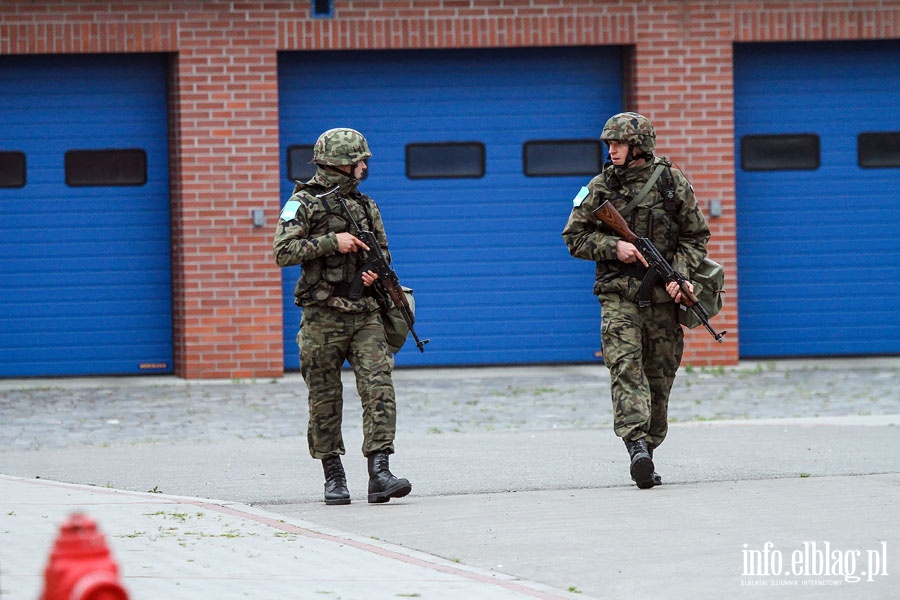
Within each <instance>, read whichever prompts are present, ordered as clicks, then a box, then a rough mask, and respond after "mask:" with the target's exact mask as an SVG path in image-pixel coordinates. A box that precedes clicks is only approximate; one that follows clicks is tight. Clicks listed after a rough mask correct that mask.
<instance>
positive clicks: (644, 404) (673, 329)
mask: <svg viewBox="0 0 900 600" xmlns="http://www.w3.org/2000/svg"><path fill="white" fill-rule="evenodd" d="M601 139H602V140H603V141H604V142H606V143H607V144H608V145H609V158H610V162H607V163H606V164H605V165H604V167H603V172H602V173H600V174H599V175H597V176H596V177H594V178H593V179H592V180H591V181H590V183H589V184H588V186H587V187H586V188H583V189H582V192H581V193H579V194H578V195H577V196H576V197H575V200H574V208H573V209H572V213H571V215H570V216H569V220H568V223H566V227H565V229H564V230H563V233H562V236H563V239H564V240H565V242H566V245H567V246H568V248H569V252H570V253H571V254H572V256H574V257H576V258H583V259H586V260H591V261H595V262H596V279H595V283H594V293H595V294H596V295H597V297H598V298H599V300H600V305H601V308H602V324H601V341H602V344H603V360H604V362H605V364H606V365H607V367H608V368H609V371H610V376H611V384H612V402H613V409H614V413H615V415H614V429H615V433H616V435H617V436H619V437H620V438H622V439H623V440H624V442H625V446H626V448H627V449H628V453H629V456H630V459H631V466H630V471H631V478H632V479H633V480H634V482H635V483H636V484H637V486H638V487H639V488H642V489H644V488H650V487H653V486H654V485H659V484H660V483H662V479H661V478H660V476H659V475H658V474H657V473H656V471H655V467H654V465H653V451H654V449H655V448H657V447H658V446H659V445H660V444H662V442H663V440H664V439H665V437H666V432H667V430H668V418H667V411H668V403H669V392H670V390H671V388H672V383H673V382H674V380H675V372H676V371H677V370H678V367H679V365H680V363H681V356H682V352H683V349H684V333H683V331H682V329H681V325H679V323H678V312H677V311H678V305H677V304H676V303H677V302H679V301H680V300H681V291H680V289H679V288H678V285H677V284H676V283H674V282H665V281H662V280H660V281H659V283H657V285H656V287H655V288H654V289H653V290H652V292H651V294H650V298H649V299H645V300H649V301H648V302H644V303H643V304H647V306H645V307H641V306H639V304H638V301H637V294H638V290H639V288H640V285H641V281H642V280H643V277H644V275H645V274H646V272H647V269H646V267H647V262H646V260H645V259H644V257H643V256H641V254H640V252H639V251H638V250H637V248H635V246H634V245H633V244H630V243H629V242H626V241H624V240H622V239H620V238H619V237H618V236H617V235H615V233H614V232H613V231H612V230H610V229H608V228H607V227H606V226H605V225H603V224H602V223H601V222H600V221H599V220H598V219H597V218H595V217H594V215H593V211H594V210H595V209H596V208H598V207H599V206H600V205H601V204H603V202H604V201H605V200H609V201H610V202H611V203H612V204H613V206H615V207H616V209H617V210H619V211H620V212H622V213H623V216H624V217H625V219H626V221H628V223H629V227H630V228H631V230H632V231H633V232H634V233H635V234H637V235H638V236H639V237H647V238H649V239H650V240H651V241H652V242H653V243H654V245H656V247H657V249H658V250H659V251H660V253H661V254H662V255H663V256H664V257H665V258H666V260H668V261H669V264H671V265H672V266H673V268H674V269H675V270H676V271H678V272H679V273H682V274H684V275H685V276H686V277H688V278H690V275H691V274H692V273H693V272H694V270H695V269H696V268H697V266H698V265H699V264H700V262H701V261H702V260H703V258H704V257H705V256H706V245H707V241H708V240H709V228H708V226H707V224H706V219H705V218H704V217H703V214H702V212H701V211H700V208H699V207H698V206H697V201H696V199H695V198H694V191H693V189H692V187H691V184H690V182H688V180H687V178H686V177H685V176H684V174H683V173H682V172H681V170H679V169H677V168H672V165H671V163H670V162H669V161H667V160H666V159H664V158H659V157H654V155H653V151H654V149H655V147H656V133H655V131H654V129H653V125H652V124H651V123H650V121H649V120H648V119H647V118H646V117H644V116H642V115H639V114H637V113H633V112H626V113H620V114H617V115H615V116H613V117H611V118H610V119H609V120H608V121H607V123H606V125H605V126H604V128H603V133H602V134H601ZM658 165H662V166H663V168H662V169H660V170H659V173H658V174H657V176H658V180H657V182H656V183H654V184H653V185H652V187H650V188H649V189H648V190H647V192H646V193H645V196H644V198H643V199H642V200H639V201H638V202H637V203H634V202H632V201H633V200H635V199H636V197H638V196H639V195H640V191H641V190H642V189H643V188H644V187H645V184H647V183H648V181H649V180H650V179H651V177H652V176H653V174H654V172H655V171H656V170H657V166H658ZM629 203H631V204H632V206H631V207H630V208H629V209H626V206H628V205H629ZM688 285H689V287H690V289H691V291H693V286H692V285H691V284H688Z"/></svg>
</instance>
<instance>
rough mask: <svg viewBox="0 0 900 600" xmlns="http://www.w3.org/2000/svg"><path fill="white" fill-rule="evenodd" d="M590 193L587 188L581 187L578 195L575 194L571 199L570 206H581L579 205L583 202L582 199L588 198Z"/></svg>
mask: <svg viewBox="0 0 900 600" xmlns="http://www.w3.org/2000/svg"><path fill="white" fill-rule="evenodd" d="M590 193H591V191H590V190H589V189H588V188H587V186H582V188H581V189H580V190H578V193H577V194H575V197H574V198H572V206H581V203H582V202H584V199H585V198H587V197H588V195H589V194H590Z"/></svg>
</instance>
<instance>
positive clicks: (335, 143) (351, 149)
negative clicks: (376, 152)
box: [313, 127, 372, 167]
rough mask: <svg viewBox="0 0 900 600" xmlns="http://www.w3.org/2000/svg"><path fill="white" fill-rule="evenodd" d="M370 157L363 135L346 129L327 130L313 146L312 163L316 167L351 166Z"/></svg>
mask: <svg viewBox="0 0 900 600" xmlns="http://www.w3.org/2000/svg"><path fill="white" fill-rule="evenodd" d="M370 156H372V153H371V152H370V151H369V144H368V143H367V142H366V138H365V137H363V134H361V133H360V132H358V131H356V130H355V129H349V128H347V127H338V128H336V129H329V130H328V131H326V132H325V133H323V134H322V135H320V136H319V139H318V140H316V145H315V146H313V162H314V163H316V164H317V165H331V166H333V167H339V166H347V165H350V166H352V165H355V164H357V163H359V162H362V161H364V160H365V159H367V158H369V157H370Z"/></svg>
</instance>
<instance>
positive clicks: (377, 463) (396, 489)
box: [369, 452, 412, 504]
mask: <svg viewBox="0 0 900 600" xmlns="http://www.w3.org/2000/svg"><path fill="white" fill-rule="evenodd" d="M388 456H389V454H388V453H387V452H375V453H373V454H370V455H369V503H370V504H380V503H382V502H387V501H388V500H390V499H391V498H402V497H403V496H405V495H407V494H408V493H410V492H411V491H412V486H411V485H410V484H409V481H407V480H406V479H398V478H396V477H394V474H393V473H391V471H390V468H389V465H388Z"/></svg>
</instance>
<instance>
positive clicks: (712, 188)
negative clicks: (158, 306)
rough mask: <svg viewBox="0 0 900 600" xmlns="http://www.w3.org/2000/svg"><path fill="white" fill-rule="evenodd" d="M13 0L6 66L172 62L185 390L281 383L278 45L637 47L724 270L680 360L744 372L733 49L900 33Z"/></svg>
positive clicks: (649, 94)
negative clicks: (207, 384) (129, 58)
mask: <svg viewBox="0 0 900 600" xmlns="http://www.w3.org/2000/svg"><path fill="white" fill-rule="evenodd" d="M309 9H310V4H309V3H308V2H303V1H294V2H287V1H280V2H279V1H273V2H239V1H238V2H233V1H224V0H208V1H205V2H200V1H196V0H191V1H188V0H173V1H171V2H159V3H155V2H146V1H140V0H104V1H91V0H82V1H80V2H78V1H58V0H56V1H51V0H5V1H4V2H3V3H0V54H29V53H80V52H166V53H170V54H171V57H172V60H171V68H170V84H171V85H170V102H171V110H172V116H171V119H170V122H171V128H170V137H171V146H172V156H171V179H172V245H173V248H172V256H173V293H174V315H175V323H174V331H175V340H176V343H175V363H176V365H175V370H176V373H177V374H178V375H179V376H181V377H185V378H189V379H194V378H214V377H233V378H246V377H277V376H280V375H281V373H282V364H283V358H282V351H283V348H282V338H281V275H280V271H279V270H278V269H277V268H276V267H275V266H274V264H273V262H272V259H271V243H270V238H271V230H272V225H273V223H271V222H268V223H267V224H266V227H264V228H259V229H258V228H254V227H253V226H252V221H251V211H252V210H253V209H255V208H261V209H263V210H264V211H265V214H266V215H267V219H268V220H269V221H271V219H272V218H273V215H274V214H275V212H276V211H277V210H278V206H279V204H280V198H279V197H278V195H279V159H280V157H279V156H278V128H277V125H278V90H277V51H279V50H302V49H361V48H433V47H440V48H447V47H501V46H507V47H509V46H544V45H546V46H554V45H592V44H617V45H625V46H627V47H628V48H629V49H630V51H629V52H627V53H626V55H627V56H628V60H627V63H628V64H627V65H626V70H625V72H626V78H627V81H626V100H627V107H628V108H629V109H633V110H637V111H639V112H642V113H644V114H646V115H647V116H649V117H650V118H651V119H652V120H653V121H654V124H655V125H656V127H657V130H658V133H659V143H658V145H659V154H661V155H664V156H669V157H670V158H672V159H673V160H675V161H676V162H677V163H678V164H679V165H680V166H681V167H682V168H683V169H684V170H685V172H686V173H687V174H688V176H689V177H690V178H691V179H692V181H693V183H694V188H695V191H696V193H697V195H698V198H700V199H701V202H702V203H703V205H704V207H706V206H707V205H708V202H709V201H710V200H713V199H717V200H720V201H721V203H722V207H723V215H722V216H721V217H719V218H714V219H711V220H710V221H711V226H712V229H713V236H714V237H713V242H712V245H711V254H712V255H713V257H714V258H716V259H718V260H720V261H721V262H723V263H724V264H725V265H726V267H727V269H728V281H727V285H728V295H727V298H728V303H727V307H726V309H725V310H724V312H723V315H722V316H721V317H719V318H717V325H718V326H719V327H721V328H725V329H728V330H729V331H730V332H731V334H730V336H729V337H728V338H726V340H727V341H726V343H725V344H723V345H721V346H719V345H716V346H713V344H712V343H711V341H710V339H709V337H708V336H707V334H706V333H705V332H704V331H702V330H701V331H694V332H691V333H690V334H689V335H688V344H687V351H686V354H685V362H689V363H692V364H731V363H734V362H736V361H737V358H738V347H737V339H738V335H739V332H738V331H737V299H738V292H739V290H738V288H737V277H736V263H735V261H736V247H735V214H734V207H735V204H734V193H735V192H734V190H735V187H734V140H733V130H734V118H733V91H732V90H733V77H734V75H733V71H732V43H733V42H749V41H785V40H844V39H880V38H897V37H900V3H898V2H896V1H889V0H858V1H848V2H836V1H835V2H830V1H828V0H823V1H817V2H727V1H724V0H722V1H708V2H701V1H690V0H665V1H656V2H634V1H632V0H616V1H596V0H595V1H591V0H566V1H565V2H560V1H559V0H335V15H334V18H333V19H311V18H310V14H309Z"/></svg>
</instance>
